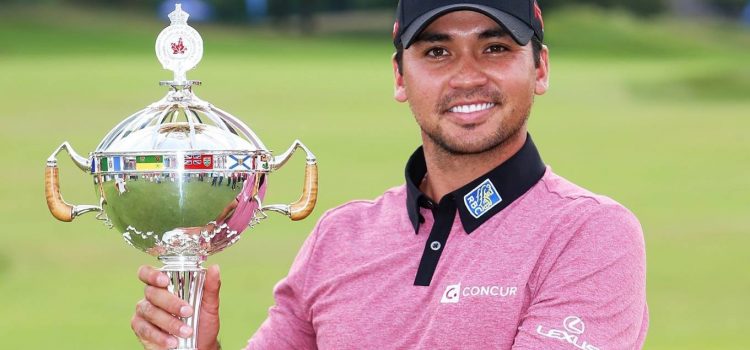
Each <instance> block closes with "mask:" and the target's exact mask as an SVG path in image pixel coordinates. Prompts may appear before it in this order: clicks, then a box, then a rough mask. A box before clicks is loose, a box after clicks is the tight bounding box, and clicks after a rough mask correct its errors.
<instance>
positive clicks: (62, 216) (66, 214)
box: [44, 165, 74, 222]
mask: <svg viewBox="0 0 750 350" xmlns="http://www.w3.org/2000/svg"><path fill="white" fill-rule="evenodd" d="M58 173H59V170H58V168H57V166H49V165H48V166H47V169H46V170H45V172H44V193H45V195H46V196H47V207H49V211H50V213H52V216H54V217H55V218H56V219H57V220H60V221H65V222H71V221H73V217H74V216H73V206H72V205H70V204H68V203H66V202H65V200H64V199H63V198H62V195H61V194H60V177H59V176H58Z"/></svg>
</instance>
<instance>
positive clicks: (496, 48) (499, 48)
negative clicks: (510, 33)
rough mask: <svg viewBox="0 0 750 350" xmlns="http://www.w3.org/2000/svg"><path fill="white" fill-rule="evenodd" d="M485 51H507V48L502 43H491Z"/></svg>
mask: <svg viewBox="0 0 750 350" xmlns="http://www.w3.org/2000/svg"><path fill="white" fill-rule="evenodd" d="M485 51H486V52H487V53H501V52H505V51H508V48H507V47H505V46H502V45H491V46H489V47H488V48H487V49H486V50H485Z"/></svg>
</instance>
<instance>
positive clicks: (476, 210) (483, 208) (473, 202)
mask: <svg viewBox="0 0 750 350" xmlns="http://www.w3.org/2000/svg"><path fill="white" fill-rule="evenodd" d="M502 201H503V199H502V198H500V194H499V193H497V189H496V188H495V185H493V184H492V181H490V179H487V180H484V182H482V183H481V184H479V186H477V187H476V188H475V189H473V190H472V191H471V192H469V193H468V194H466V195H465V196H464V204H465V205H466V209H468V210H469V212H470V213H471V215H472V216H474V218H475V219H478V218H479V217H480V216H482V215H484V214H486V213H487V212H488V211H490V209H492V208H493V207H494V206H496V205H498V204H499V203H500V202H502Z"/></svg>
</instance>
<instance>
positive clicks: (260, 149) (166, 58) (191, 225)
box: [45, 4, 318, 349]
mask: <svg viewBox="0 0 750 350" xmlns="http://www.w3.org/2000/svg"><path fill="white" fill-rule="evenodd" d="M169 17H170V20H171V22H172V23H171V25H170V26H169V27H167V28H165V29H164V30H163V31H162V33H161V34H160V35H159V37H158V39H157V43H156V52H157V56H158V58H159V60H160V61H161V63H162V64H163V66H164V67H165V68H166V69H169V70H172V71H173V72H174V80H172V81H165V82H161V85H163V86H166V87H168V89H169V91H168V93H167V95H166V96H165V97H164V98H162V99H161V100H159V101H157V102H155V103H153V104H151V105H149V106H148V107H146V108H144V109H142V110H140V111H138V112H136V113H134V114H133V115H131V116H130V117H128V118H126V119H124V120H123V121H121V122H120V123H119V124H118V125H117V126H115V127H114V128H113V129H112V130H111V131H110V132H109V133H108V134H107V135H106V136H105V137H104V138H103V139H102V141H101V142H100V143H99V145H98V146H97V147H96V150H94V151H93V152H91V153H90V154H89V156H88V157H83V156H81V155H79V154H78V153H76V151H75V150H74V149H73V148H72V147H71V145H70V144H69V143H68V142H64V143H63V144H62V145H60V147H58V148H57V149H56V150H55V151H54V152H53V153H52V155H51V156H50V157H49V158H48V159H47V168H46V173H45V192H46V197H47V205H48V207H49V209H50V212H51V213H52V215H53V216H54V217H55V218H57V219H59V220H61V221H65V222H70V221H73V219H75V218H76V217H78V216H80V215H83V214H85V213H89V212H96V213H98V215H97V216H96V217H97V219H99V220H102V221H103V222H104V223H105V225H106V226H107V227H109V228H114V229H116V230H117V231H118V233H120V234H121V235H122V237H123V239H124V240H125V241H126V242H127V243H128V244H130V245H132V246H133V247H135V248H137V249H139V250H142V251H144V252H146V253H148V254H150V255H152V256H154V257H157V258H158V259H159V260H161V262H162V263H163V264H164V266H163V267H162V271H164V272H165V273H166V274H167V275H168V276H169V277H170V280H171V283H170V286H169V290H170V291H171V292H172V293H174V294H176V295H179V296H180V297H181V298H183V299H184V300H186V301H188V302H189V303H190V304H191V306H192V307H193V309H194V310H195V312H194V316H192V317H189V318H183V321H184V322H186V323H187V324H188V325H191V326H192V327H193V331H194V332H193V334H197V333H198V332H197V326H198V314H199V310H200V301H201V296H202V289H203V282H204V276H205V269H204V268H203V267H202V263H203V261H205V260H206V258H207V257H208V256H210V255H212V254H215V253H217V252H220V251H222V250H224V249H226V248H227V247H229V246H231V245H233V244H235V243H236V242H237V241H238V240H239V239H240V237H241V236H242V232H243V231H245V229H247V228H248V227H252V226H254V225H256V224H258V223H259V222H260V221H261V220H263V219H265V218H266V213H267V212H277V213H281V214H283V215H285V216H287V217H289V218H290V219H292V220H302V219H304V218H305V217H307V216H308V215H310V213H311V212H312V210H313V208H314V207H315V203H316V200H317V183H318V171H317V160H316V158H315V156H314V155H313V153H312V152H311V151H310V150H309V149H308V148H307V147H306V146H305V145H304V144H302V142H300V141H299V140H296V141H294V142H293V143H292V145H291V146H290V147H289V149H288V150H287V151H286V152H284V153H282V154H280V155H277V156H274V155H273V154H272V152H271V151H269V150H268V149H267V148H266V146H265V145H264V144H263V142H262V141H261V140H260V139H259V138H258V137H257V135H256V134H255V133H254V132H253V131H252V130H251V129H250V128H249V127H248V126H247V125H246V124H245V123H243V122H242V121H241V120H240V119H238V118H236V117H234V116H232V115H231V114H229V113H227V112H225V111H223V110H221V109H219V108H217V107H215V106H213V105H212V104H210V103H208V102H205V101H203V100H201V99H200V98H198V97H197V96H196V95H195V94H194V92H193V87H194V86H198V85H200V82H199V81H191V80H187V79H186V76H185V73H186V72H187V71H188V70H190V69H193V68H194V67H195V66H196V65H197V63H198V62H199V61H200V60H201V58H202V56H203V46H202V45H203V41H202V38H201V37H200V35H199V34H198V32H197V31H195V30H194V29H193V28H192V27H190V26H188V25H187V18H188V14H187V13H186V12H184V11H182V9H181V6H180V5H179V4H178V5H177V6H176V9H175V11H174V12H172V13H171V14H170V16H169ZM297 149H302V150H303V151H304V152H305V153H306V158H307V164H306V166H305V177H304V185H303V190H302V195H301V197H300V198H299V199H298V200H297V201H295V202H293V203H291V204H281V205H279V204H277V205H264V204H263V199H264V197H265V194H266V190H267V188H268V177H269V175H270V174H271V173H272V172H273V171H275V170H278V169H279V168H281V167H282V166H284V164H286V162H287V161H288V160H289V159H290V158H291V157H292V155H293V154H294V152H295V151H296V150H297ZM62 150H65V151H66V152H67V153H68V154H69V155H70V158H71V159H72V160H73V162H74V164H75V165H76V166H77V167H78V168H80V169H81V170H83V171H85V172H88V173H90V174H91V175H92V177H93V185H94V190H95V193H96V195H97V197H98V203H97V204H96V205H71V204H68V203H67V202H65V201H64V200H63V197H62V195H61V193H60V184H59V177H58V175H59V169H58V167H57V155H58V154H59V153H60V152H61V151H62ZM196 344H197V342H196V339H195V336H193V337H190V338H185V339H179V346H178V347H177V349H196Z"/></svg>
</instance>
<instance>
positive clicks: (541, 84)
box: [534, 45, 549, 95]
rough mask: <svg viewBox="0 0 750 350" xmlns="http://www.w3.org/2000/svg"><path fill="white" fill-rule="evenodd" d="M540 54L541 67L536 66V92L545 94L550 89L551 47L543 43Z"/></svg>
mask: <svg viewBox="0 0 750 350" xmlns="http://www.w3.org/2000/svg"><path fill="white" fill-rule="evenodd" d="M539 55H540V56H541V59H540V60H539V67H536V86H535V87H534V93H535V94H537V95H544V93H546V92H547V90H548V89H549V48H547V45H542V52H540V53H539Z"/></svg>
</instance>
